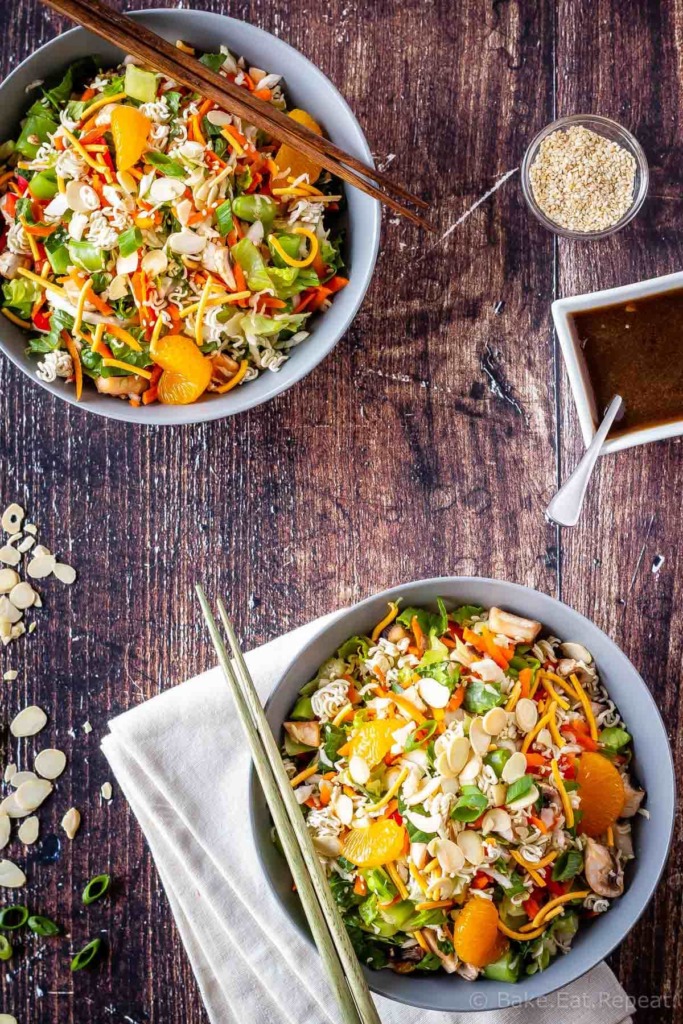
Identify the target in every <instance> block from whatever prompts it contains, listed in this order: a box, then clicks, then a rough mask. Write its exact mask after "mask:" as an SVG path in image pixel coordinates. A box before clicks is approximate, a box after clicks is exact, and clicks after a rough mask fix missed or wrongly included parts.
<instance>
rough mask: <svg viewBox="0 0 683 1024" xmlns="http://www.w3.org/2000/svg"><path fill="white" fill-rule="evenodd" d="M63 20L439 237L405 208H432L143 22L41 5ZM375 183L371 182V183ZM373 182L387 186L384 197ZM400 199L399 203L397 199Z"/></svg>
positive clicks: (100, 7)
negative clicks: (296, 151) (188, 54)
mask: <svg viewBox="0 0 683 1024" xmlns="http://www.w3.org/2000/svg"><path fill="white" fill-rule="evenodd" d="M41 2H42V3H44V4H47V5H48V6H49V7H52V8H53V10H55V11H57V12H58V13H59V14H62V15H64V16H65V17H68V18H70V19H71V20H72V21H75V22H77V23H78V24H79V25H82V26H83V27H84V28H87V29H88V30H89V31H91V32H94V33H95V34H96V35H99V36H101V37H102V38H103V39H106V40H107V41H108V42H111V43H114V44H115V45H116V46H118V47H120V48H121V49H122V50H124V51H125V52H126V53H130V54H131V55H132V56H133V57H135V58H137V59H138V60H142V61H144V63H145V64H148V65H149V66H150V67H153V68H155V69H156V70H157V71H160V72H162V74H164V75H166V76H167V77H168V78H172V79H174V80H175V81H177V82H180V83H182V84H183V85H185V86H187V88H189V89H192V91H193V92H198V93H200V95H203V96H205V97H207V98H208V99H211V100H213V101H214V102H215V103H218V104H219V105H220V106H222V107H224V108H225V109H226V110H228V111H229V112H230V113H233V114H237V115H238V116H239V117H242V118H244V119H245V120H246V121H247V122H248V123H250V124H253V125H255V126H256V127H257V128H261V129H262V130H263V131H265V132H267V133H268V134H269V135H272V136H273V137H274V138H276V139H278V140H279V141H280V142H286V143H288V144H289V145H290V146H292V147H293V148H294V149H296V150H298V151H299V152H300V153H303V154H304V155H305V156H307V157H308V158H309V159H310V160H312V161H313V162H314V163H316V164H318V165H319V166H321V167H324V168H325V169H326V170H328V171H330V172H331V173H332V174H335V175H336V176H337V177H339V178H342V179H343V180H344V181H347V182H348V183H349V184H350V185H354V186H355V187H356V188H358V189H360V190H361V191H362V192H365V193H366V194H367V195H369V196H372V198H374V199H378V200H379V201H380V202H382V203H384V204H385V206H388V207H389V208H390V209H391V210H393V211H394V212H395V213H398V214H399V215H401V216H403V217H406V218H407V219H408V220H410V221H412V222H413V223H414V224H417V225H419V226H420V227H422V228H424V229H425V230H426V231H435V230H436V229H435V227H434V226H433V225H432V224H430V223H429V222H428V221H427V220H425V219H424V218H423V217H421V216H420V215H419V214H417V213H415V212H414V211H413V210H410V209H408V208H407V207H406V206H404V205H403V203H402V202H400V201H399V199H400V200H403V202H408V203H412V204H413V205H415V206H418V207H421V208H423V209H426V208H427V207H428V204H427V203H426V202H425V201H424V200H423V199H419V198H418V197H416V196H413V195H411V193H410V192H408V191H407V190H406V189H404V188H403V187H402V186H400V185H396V184H395V183H394V182H393V181H391V179H390V178H388V177H387V176H386V175H384V174H383V173H382V172H381V171H377V170H375V169H374V168H371V167H368V166H367V165H366V164H364V163H363V162H362V161H360V160H358V159H357V158H356V157H354V156H352V155H351V154H349V153H346V152H345V151H344V150H343V149H340V148H339V147H338V146H335V144H334V143H333V142H331V141H330V140H329V139H326V138H324V137H322V136H318V135H316V134H314V133H313V132H311V131H309V130H308V129H307V128H304V127H303V125H299V124H297V123H296V122H295V121H293V120H292V118H290V117H288V116H287V115H286V114H283V113H282V111H279V110H276V109H275V108H274V107H273V106H272V105H271V104H268V103H266V102H265V101H263V100H259V99H257V98H256V97H254V96H252V94H251V93H249V92H247V91H246V90H245V89H242V88H241V87H240V86H236V85H233V83H232V82H228V81H227V79H225V78H222V77H221V76H220V75H219V74H218V73H217V72H215V71H212V70H211V68H208V67H206V65H204V64H201V63H200V62H199V61H198V60H194V59H193V58H188V56H187V55H183V54H182V51H180V50H178V48H177V47H175V46H174V45H173V44H172V43H169V42H167V40H165V39H163V38H162V37H161V36H159V35H157V34H156V33H155V32H152V31H151V29H149V28H147V27H146V26H145V25H144V24H142V22H140V21H133V20H132V19H131V18H129V17H127V16H126V15H125V14H121V13H120V12H119V11H114V10H112V9H111V8H110V7H108V6H107V5H106V4H104V3H102V2H101V0H41ZM370 179H371V180H370ZM373 181H375V182H377V183H378V184H380V185H381V186H382V188H383V189H384V190H385V191H381V190H380V189H379V188H378V187H377V186H376V185H374V184H373ZM395 196H396V197H399V198H398V199H397V198H394V197H395Z"/></svg>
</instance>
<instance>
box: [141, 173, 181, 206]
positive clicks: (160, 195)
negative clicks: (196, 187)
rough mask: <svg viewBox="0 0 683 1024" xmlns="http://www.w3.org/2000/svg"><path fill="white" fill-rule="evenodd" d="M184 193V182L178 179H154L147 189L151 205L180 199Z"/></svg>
mask: <svg viewBox="0 0 683 1024" xmlns="http://www.w3.org/2000/svg"><path fill="white" fill-rule="evenodd" d="M184 191H185V182H184V181H180V180H179V179H178V178H155V179H154V181H153V182H152V184H151V185H150V188H149V198H150V202H152V203H170V202H172V201H173V200H174V199H180V197H181V196H182V194H183V192H184Z"/></svg>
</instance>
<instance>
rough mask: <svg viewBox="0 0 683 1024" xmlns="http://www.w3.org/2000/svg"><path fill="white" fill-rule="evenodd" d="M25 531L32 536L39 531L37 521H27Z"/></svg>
mask: <svg viewBox="0 0 683 1024" xmlns="http://www.w3.org/2000/svg"><path fill="white" fill-rule="evenodd" d="M24 533H30V534H31V536H32V537H35V535H36V534H37V533H38V527H37V526H36V524H35V523H27V524H26V526H25V527H24Z"/></svg>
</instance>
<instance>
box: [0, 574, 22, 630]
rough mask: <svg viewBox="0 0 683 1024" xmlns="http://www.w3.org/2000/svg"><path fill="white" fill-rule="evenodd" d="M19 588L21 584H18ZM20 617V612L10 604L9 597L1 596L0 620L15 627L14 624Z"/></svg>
mask: <svg viewBox="0 0 683 1024" xmlns="http://www.w3.org/2000/svg"><path fill="white" fill-rule="evenodd" d="M19 586H21V584H19ZM21 617H22V615H21V612H20V610H19V609H18V608H17V607H16V605H14V604H12V602H11V601H10V599H9V597H7V596H6V595H4V594H3V596H2V597H0V619H4V620H5V622H9V623H11V625H15V623H17V622H19V620H20V619H21Z"/></svg>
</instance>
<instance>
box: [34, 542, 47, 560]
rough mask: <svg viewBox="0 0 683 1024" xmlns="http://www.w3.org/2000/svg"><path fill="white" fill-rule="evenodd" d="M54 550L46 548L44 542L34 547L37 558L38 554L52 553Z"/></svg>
mask: <svg viewBox="0 0 683 1024" xmlns="http://www.w3.org/2000/svg"><path fill="white" fill-rule="evenodd" d="M51 554H52V552H51V551H50V549H49V548H46V547H45V545H44V544H36V546H35V547H34V549H33V555H32V557H33V558H37V557H38V555H51Z"/></svg>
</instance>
